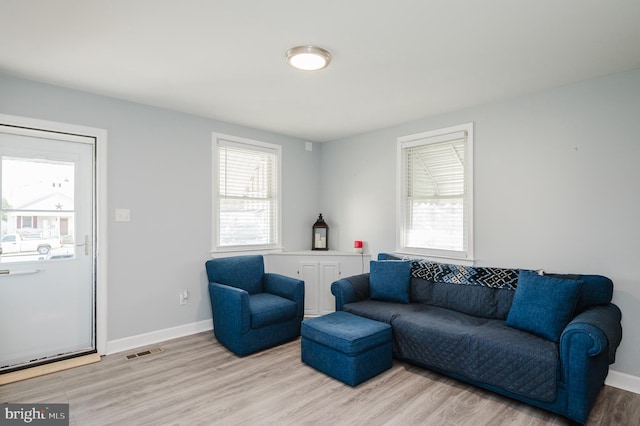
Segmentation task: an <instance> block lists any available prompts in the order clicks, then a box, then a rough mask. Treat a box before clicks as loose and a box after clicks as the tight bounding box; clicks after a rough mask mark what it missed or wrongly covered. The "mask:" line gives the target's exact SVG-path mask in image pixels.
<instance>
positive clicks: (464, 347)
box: [331, 253, 622, 423]
mask: <svg viewBox="0 0 640 426" xmlns="http://www.w3.org/2000/svg"><path fill="white" fill-rule="evenodd" d="M370 271H371V272H370V273H369V274H362V275H357V276H353V277H349V278H343V279H340V280H338V281H336V282H334V283H333V284H332V286H331V292H332V293H333V294H334V296H335V298H336V310H337V311H346V312H349V313H351V314H355V315H360V316H362V317H366V318H370V319H373V320H377V321H382V322H385V323H388V324H390V325H391V327H392V333H393V339H392V344H393V355H394V357H396V358H398V359H400V360H404V361H407V362H410V363H413V364H416V365H419V366H422V367H426V368H429V369H432V370H434V371H437V372H440V373H443V374H446V375H449V376H451V377H454V378H456V379H459V380H463V381H465V382H469V383H472V384H474V385H477V386H479V387H482V388H485V389H489V390H491V391H494V392H497V393H500V394H502V395H506V396H508V397H511V398H514V399H517V400H519V401H523V402H525V403H528V404H531V405H534V406H536V407H540V408H543V409H546V410H549V411H552V412H554V413H558V414H561V415H563V416H566V417H568V418H569V419H572V420H574V421H577V422H579V423H584V422H586V420H587V417H588V416H589V411H590V410H591V407H592V406H593V404H594V402H595V400H596V397H597V396H598V393H599V392H600V390H601V388H602V386H603V384H604V380H605V378H606V376H607V374H608V371H609V365H610V364H612V363H613V362H614V361H615V353H616V349H617V347H618V345H619V344H620V341H621V339H622V327H621V325H620V320H621V312H620V310H619V309H618V307H617V306H616V305H614V304H612V303H611V297H612V294H613V283H612V282H611V280H610V279H608V278H606V277H603V276H599V275H558V274H544V273H542V272H541V271H540V272H537V271H526V270H518V269H505V268H487V267H466V266H460V265H452V264H443V263H436V262H430V261H426V260H422V259H411V260H403V259H401V258H399V257H397V256H394V255H391V254H384V253H382V254H380V255H379V256H378V261H372V262H371V268H370Z"/></svg>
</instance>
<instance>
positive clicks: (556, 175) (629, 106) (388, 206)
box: [321, 70, 640, 376]
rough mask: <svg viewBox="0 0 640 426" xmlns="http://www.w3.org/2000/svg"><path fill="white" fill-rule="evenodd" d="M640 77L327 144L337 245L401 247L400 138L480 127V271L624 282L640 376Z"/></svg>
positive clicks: (620, 300)
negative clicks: (450, 128) (397, 186)
mask: <svg viewBox="0 0 640 426" xmlns="http://www.w3.org/2000/svg"><path fill="white" fill-rule="evenodd" d="M639 118H640V70H635V71H631V72H627V73H622V74H617V75H613V76H609V77H606V78H601V79H597V80H592V81H587V82H583V83H580V84H575V85H571V86H565V87H562V88H558V89H556V90H552V91H548V92H543V93H537V94H532V95H528V96H522V97H519V98H516V99H512V100H508V101H504V102H500V103H495V104H490V105H484V106H480V107H477V108H471V109H466V110H463V111H457V112H453V113H449V114H444V115H440V116H435V117H428V118H425V119H422V120H419V121H416V122H411V123H407V124H405V125H401V126H397V127H393V128H387V129H384V130H380V131H374V132H371V133H368V134H364V135H359V136H357V137H352V138H347V139H344V140H339V141H334V142H330V143H326V144H323V145H322V159H321V180H322V181H321V191H322V192H321V201H322V206H323V209H324V210H325V211H324V213H325V214H326V218H327V221H328V222H329V224H330V225H331V226H332V227H333V228H332V229H335V230H336V235H334V236H333V237H334V238H333V240H332V241H333V245H334V246H333V247H332V248H334V249H342V250H350V249H351V247H352V244H353V240H356V239H359V240H364V241H365V242H366V247H367V252H368V253H372V254H373V255H376V254H377V253H378V252H382V251H392V250H394V249H395V241H396V240H395V223H396V221H395V169H396V164H395V155H396V154H395V149H396V138H397V137H398V136H403V135H407V134H412V133H417V132H422V131H426V130H431V129H437V128H440V127H445V126H450V125H455V124H461V123H465V122H471V121H472V122H474V123H475V147H474V149H475V161H474V167H475V171H474V186H475V197H474V202H475V220H474V226H475V254H476V260H477V262H476V264H477V265H484V266H504V267H520V268H533V269H539V268H542V269H545V270H547V271H554V272H573V273H594V274H601V275H606V276H608V277H610V278H612V279H613V281H614V286H615V287H614V288H615V294H614V302H615V303H617V304H618V305H619V306H620V307H621V309H622V312H623V327H624V337H623V341H622V345H621V347H620V350H619V352H618V359H617V362H616V364H615V365H614V366H613V368H614V369H615V370H617V371H619V372H622V373H627V374H631V375H634V376H640V363H638V357H637V354H638V353H640V328H639V327H637V326H636V325H637V324H640V285H639V284H638V282H639V281H640V278H639V277H640V276H639V274H638V270H637V269H636V262H638V259H636V256H638V253H639V250H638V243H639V242H640V223H639V221H640V191H639V190H638V185H639V183H640V167H639V166H638V161H639V160H640V137H639V135H638V119H639Z"/></svg>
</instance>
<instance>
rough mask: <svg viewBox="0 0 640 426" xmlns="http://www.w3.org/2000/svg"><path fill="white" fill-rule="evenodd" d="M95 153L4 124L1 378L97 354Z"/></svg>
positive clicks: (91, 141) (77, 141) (78, 140)
mask: <svg viewBox="0 0 640 426" xmlns="http://www.w3.org/2000/svg"><path fill="white" fill-rule="evenodd" d="M95 152H96V144H95V138H93V137H87V136H79V135H75V134H68V133H60V132H50V131H43V130H35V129H28V128H23V127H17V126H5V125H0V192H1V194H2V207H1V209H0V213H1V219H2V220H1V225H2V229H1V230H0V240H1V241H2V242H1V244H2V249H3V253H2V254H1V255H0V342H2V344H0V372H8V371H12V370H15V369H19V368H24V367H28V366H33V365H37V364H41V363H45V362H50V361H53V360H57V359H63V358H66V357H70V356H75V355H80V354H84V353H92V352H96V336H95V334H96V333H95V330H96V315H95V312H96V277H95V272H96V271H95V264H96V256H95V251H96V249H95V244H96V238H95V235H96V232H95V225H96V213H95V206H96V201H95V191H94V188H95V162H94V159H95Z"/></svg>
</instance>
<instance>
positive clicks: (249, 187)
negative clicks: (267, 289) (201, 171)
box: [214, 137, 280, 250]
mask: <svg viewBox="0 0 640 426" xmlns="http://www.w3.org/2000/svg"><path fill="white" fill-rule="evenodd" d="M228 139H232V138H231V137H226V138H225V139H221V138H215V140H214V143H215V145H214V154H215V156H214V157H215V159H216V160H214V164H215V165H216V169H217V170H216V173H215V174H214V175H215V178H216V182H215V183H214V188H217V196H216V205H215V207H214V214H215V215H216V223H215V229H216V238H215V245H216V247H217V248H218V249H222V250H224V249H225V248H226V249H230V248H233V247H244V248H246V247H249V246H251V247H261V248H262V247H270V246H275V245H277V244H278V243H279V223H280V219H279V215H280V198H279V162H280V147H279V146H276V145H270V144H265V143H260V142H256V141H248V140H244V139H242V140H240V139H235V140H228Z"/></svg>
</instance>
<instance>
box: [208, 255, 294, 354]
mask: <svg viewBox="0 0 640 426" xmlns="http://www.w3.org/2000/svg"><path fill="white" fill-rule="evenodd" d="M205 266H206V269H207V276H208V277H209V296H210V298H211V311H212V314H213V332H214V334H215V336H216V339H218V341H219V342H220V343H222V344H223V345H224V346H226V347H227V348H228V349H229V350H231V351H232V352H234V353H235V354H236V355H239V356H245V355H248V354H251V353H253V352H258V351H261V350H263V349H267V348H271V347H273V346H277V345H279V344H282V343H284V342H287V341H290V340H293V339H295V338H296V337H298V336H300V324H301V322H302V317H303V315H304V281H301V280H298V279H295V278H289V277H285V276H284V275H278V274H269V273H267V274H265V273H264V260H263V258H262V256H235V257H226V258H220V259H211V260H208V261H207V262H206V264H205Z"/></svg>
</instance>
